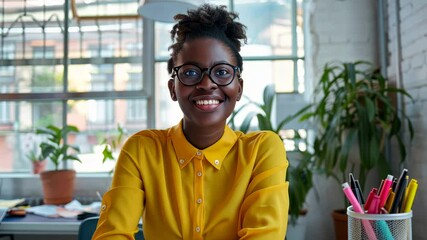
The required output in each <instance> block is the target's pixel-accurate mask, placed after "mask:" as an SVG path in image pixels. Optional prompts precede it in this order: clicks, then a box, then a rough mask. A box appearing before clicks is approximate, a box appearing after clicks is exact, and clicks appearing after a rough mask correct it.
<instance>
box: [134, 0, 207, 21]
mask: <svg viewBox="0 0 427 240" xmlns="http://www.w3.org/2000/svg"><path fill="white" fill-rule="evenodd" d="M202 2H203V1H200V0H175V1H174V0H141V1H140V3H139V7H138V14H139V15H141V16H142V17H144V18H148V19H152V20H155V21H159V22H174V20H173V17H174V16H175V15H176V14H178V13H186V12H187V10H188V9H191V8H196V7H197V5H199V4H200V3H202Z"/></svg>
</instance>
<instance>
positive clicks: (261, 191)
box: [238, 132, 289, 240]
mask: <svg viewBox="0 0 427 240" xmlns="http://www.w3.org/2000/svg"><path fill="white" fill-rule="evenodd" d="M254 154H256V156H255V158H256V160H255V161H256V162H255V165H254V169H253V173H252V177H251V181H250V183H249V186H248V188H247V193H246V196H245V199H244V201H243V203H242V207H241V210H240V215H239V226H240V229H238V236H239V238H240V239H242V240H243V239H252V240H254V239H265V240H274V239H277V240H279V239H280V240H283V239H284V237H285V235H286V228H287V223H288V209H289V195H288V188H289V183H288V182H287V181H286V170H287V167H288V161H287V159H286V152H285V148H284V145H283V142H282V140H281V139H280V138H279V137H278V136H277V134H275V133H273V132H267V133H266V134H265V135H264V136H263V138H261V139H260V142H259V144H258V148H257V149H256V150H255V153H254Z"/></svg>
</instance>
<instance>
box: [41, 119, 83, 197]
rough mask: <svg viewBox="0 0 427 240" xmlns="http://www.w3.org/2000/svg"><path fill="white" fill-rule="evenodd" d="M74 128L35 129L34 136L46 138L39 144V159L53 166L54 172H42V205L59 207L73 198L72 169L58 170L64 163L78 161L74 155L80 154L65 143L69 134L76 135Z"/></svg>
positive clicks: (67, 126) (73, 175)
mask: <svg viewBox="0 0 427 240" xmlns="http://www.w3.org/2000/svg"><path fill="white" fill-rule="evenodd" d="M78 132H79V130H78V128H77V127H76V126H72V125H66V126H64V127H62V128H59V127H57V126H54V125H49V126H47V127H45V128H38V129H36V134H39V135H43V136H46V139H45V140H44V141H42V142H41V143H40V145H39V146H40V149H41V157H42V158H44V159H46V160H49V161H50V162H52V163H53V165H54V170H49V171H43V172H41V173H40V178H41V181H42V185H43V194H44V203H45V204H54V205H61V204H66V203H68V202H70V201H71V200H72V199H73V197H74V185H75V184H74V183H75V176H76V171H75V170H73V169H59V166H60V164H62V163H64V162H65V161H70V160H72V161H79V162H80V159H79V158H78V156H77V155H76V154H77V153H79V152H80V150H79V148H78V147H77V146H73V145H71V144H68V142H67V141H66V139H67V136H68V135H69V134H70V133H78Z"/></svg>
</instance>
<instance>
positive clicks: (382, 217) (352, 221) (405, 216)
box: [347, 206, 412, 240]
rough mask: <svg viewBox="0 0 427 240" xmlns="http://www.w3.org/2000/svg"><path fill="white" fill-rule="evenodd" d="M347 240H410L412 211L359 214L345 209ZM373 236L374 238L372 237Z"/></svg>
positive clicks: (349, 208) (351, 208)
mask: <svg viewBox="0 0 427 240" xmlns="http://www.w3.org/2000/svg"><path fill="white" fill-rule="evenodd" d="M347 216H348V239H351V240H365V239H366V240H383V239H384V240H412V222H411V220H412V211H410V212H407V213H394V214H360V213H356V212H354V211H353V207H352V206H350V207H348V208H347ZM374 235H375V236H374Z"/></svg>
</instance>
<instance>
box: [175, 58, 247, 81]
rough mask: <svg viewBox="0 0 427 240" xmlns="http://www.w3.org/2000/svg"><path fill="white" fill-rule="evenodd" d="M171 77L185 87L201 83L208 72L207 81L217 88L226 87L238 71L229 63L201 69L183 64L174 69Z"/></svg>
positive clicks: (237, 68)
mask: <svg viewBox="0 0 427 240" xmlns="http://www.w3.org/2000/svg"><path fill="white" fill-rule="evenodd" d="M173 70H174V71H175V72H174V74H173V75H172V77H175V76H177V77H178V80H179V81H180V82H181V83H182V84H184V85H185V86H193V85H196V84H198V83H199V82H201V81H202V79H203V76H204V74H205V72H208V76H209V79H210V80H212V82H214V83H215V84H216V85H218V86H227V85H228V84H230V83H231V82H233V79H234V77H235V76H236V73H237V76H239V73H240V69H239V67H237V66H233V65H231V64H229V63H218V64H215V65H213V66H211V67H209V68H201V67H199V66H197V65H194V64H183V65H181V66H177V67H174V68H173Z"/></svg>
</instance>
